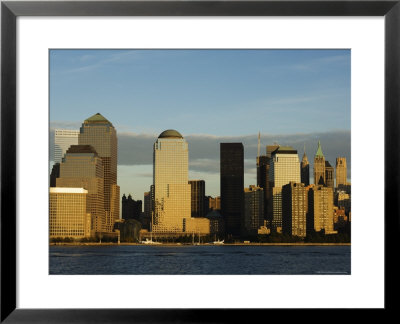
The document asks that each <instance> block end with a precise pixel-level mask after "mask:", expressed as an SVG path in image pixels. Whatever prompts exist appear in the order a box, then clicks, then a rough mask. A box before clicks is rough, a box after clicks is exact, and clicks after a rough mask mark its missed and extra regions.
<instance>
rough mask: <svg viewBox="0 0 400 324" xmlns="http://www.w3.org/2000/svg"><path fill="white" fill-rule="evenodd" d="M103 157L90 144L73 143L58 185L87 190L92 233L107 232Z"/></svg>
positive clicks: (67, 153)
mask: <svg viewBox="0 0 400 324" xmlns="http://www.w3.org/2000/svg"><path fill="white" fill-rule="evenodd" d="M103 175H104V171H103V164H102V159H101V158H100V157H99V156H98V154H97V153H96V151H95V149H94V148H93V147H92V146H90V145H72V146H70V148H69V149H68V150H67V152H66V153H65V156H64V158H63V160H62V162H61V164H60V177H59V178H57V179H56V187H68V188H84V189H85V190H87V204H86V207H87V212H88V213H90V214H91V230H92V235H94V234H95V233H103V232H107V228H106V219H105V211H104V179H103Z"/></svg>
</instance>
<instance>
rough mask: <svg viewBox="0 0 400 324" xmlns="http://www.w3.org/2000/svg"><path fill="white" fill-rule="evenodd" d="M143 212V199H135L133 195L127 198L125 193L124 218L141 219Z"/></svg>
mask: <svg viewBox="0 0 400 324" xmlns="http://www.w3.org/2000/svg"><path fill="white" fill-rule="evenodd" d="M141 214H142V201H141V200H133V199H132V196H131V195H128V198H126V196H125V194H123V196H122V218H123V219H125V220H128V219H135V220H137V221H139V220H140V217H141Z"/></svg>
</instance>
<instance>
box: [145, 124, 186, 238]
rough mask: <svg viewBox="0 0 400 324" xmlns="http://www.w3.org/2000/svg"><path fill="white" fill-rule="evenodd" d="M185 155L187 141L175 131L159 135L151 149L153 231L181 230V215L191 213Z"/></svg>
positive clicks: (174, 231)
mask: <svg viewBox="0 0 400 324" xmlns="http://www.w3.org/2000/svg"><path fill="white" fill-rule="evenodd" d="M188 159H189V149H188V144H187V142H186V140H185V139H184V138H183V136H182V135H181V134H180V133H179V132H177V131H176V130H166V131H164V132H162V133H161V134H160V135H159V137H158V139H157V141H156V142H155V143H154V150H153V170H154V172H153V185H154V217H153V226H152V230H153V232H159V233H182V232H183V219H184V218H190V217H191V193H190V184H189V183H188Z"/></svg>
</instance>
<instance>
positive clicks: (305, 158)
mask: <svg viewBox="0 0 400 324" xmlns="http://www.w3.org/2000/svg"><path fill="white" fill-rule="evenodd" d="M301 162H302V163H303V164H308V158H307V155H306V144H305V143H304V154H303V159H302V160H301Z"/></svg>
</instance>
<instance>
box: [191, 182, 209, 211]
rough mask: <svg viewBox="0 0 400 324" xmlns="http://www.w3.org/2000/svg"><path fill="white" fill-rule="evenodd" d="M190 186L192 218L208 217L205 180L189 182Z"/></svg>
mask: <svg viewBox="0 0 400 324" xmlns="http://www.w3.org/2000/svg"><path fill="white" fill-rule="evenodd" d="M189 184H190V194H191V215H192V217H204V216H205V215H206V211H205V207H206V203H205V198H206V183H205V181H204V180H189Z"/></svg>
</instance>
